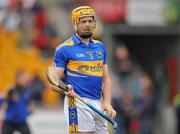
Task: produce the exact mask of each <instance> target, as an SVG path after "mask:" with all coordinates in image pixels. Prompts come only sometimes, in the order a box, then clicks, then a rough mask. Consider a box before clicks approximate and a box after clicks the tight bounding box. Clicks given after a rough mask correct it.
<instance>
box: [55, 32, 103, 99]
mask: <svg viewBox="0 0 180 134" xmlns="http://www.w3.org/2000/svg"><path fill="white" fill-rule="evenodd" d="M105 64H106V49H105V45H104V43H102V42H100V41H97V40H93V39H90V40H89V44H88V45H86V44H84V43H83V42H82V41H81V40H80V38H79V37H78V36H77V33H75V34H73V36H72V37H71V38H69V39H68V40H66V41H65V42H64V43H62V44H60V45H59V46H58V47H57V48H56V50H55V53H54V66H55V67H61V68H65V71H64V73H65V80H66V82H67V84H71V85H72V86H73V88H74V91H75V92H76V93H77V94H78V95H79V96H81V97H86V98H91V99H100V98H101V91H102V81H103V65H105Z"/></svg>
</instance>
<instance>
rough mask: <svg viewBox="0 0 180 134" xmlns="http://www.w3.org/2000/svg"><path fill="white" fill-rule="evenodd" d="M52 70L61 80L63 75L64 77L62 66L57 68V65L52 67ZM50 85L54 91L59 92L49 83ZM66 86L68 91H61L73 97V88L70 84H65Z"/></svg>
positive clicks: (74, 94)
mask: <svg viewBox="0 0 180 134" xmlns="http://www.w3.org/2000/svg"><path fill="white" fill-rule="evenodd" d="M53 70H54V72H55V73H56V74H57V75H58V76H59V79H60V80H62V79H63V77H64V68H59V67H53ZM50 86H51V87H52V89H53V90H54V91H55V92H58V93H59V90H58V88H57V87H55V86H53V85H51V84H50ZM67 87H68V92H63V93H64V94H65V95H66V96H73V97H75V96H76V93H75V92H74V89H73V87H72V85H70V84H68V85H67Z"/></svg>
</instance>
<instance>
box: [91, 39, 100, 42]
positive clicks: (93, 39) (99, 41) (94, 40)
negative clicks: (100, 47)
mask: <svg viewBox="0 0 180 134" xmlns="http://www.w3.org/2000/svg"><path fill="white" fill-rule="evenodd" d="M92 41H93V42H94V43H102V42H101V41H99V40H94V39H92Z"/></svg>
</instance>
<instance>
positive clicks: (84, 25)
mask: <svg viewBox="0 0 180 134" xmlns="http://www.w3.org/2000/svg"><path fill="white" fill-rule="evenodd" d="M95 25H96V22H95V20H94V18H93V17H91V16H90V17H83V18H80V20H79V23H78V24H77V33H78V35H79V36H80V37H82V38H90V37H91V36H92V32H93V30H94V28H95Z"/></svg>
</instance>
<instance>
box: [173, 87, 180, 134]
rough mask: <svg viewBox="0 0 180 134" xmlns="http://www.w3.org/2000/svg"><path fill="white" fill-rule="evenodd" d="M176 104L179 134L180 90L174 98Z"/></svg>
mask: <svg viewBox="0 0 180 134" xmlns="http://www.w3.org/2000/svg"><path fill="white" fill-rule="evenodd" d="M174 106H175V109H176V117H177V134H180V90H178V93H177V94H176V96H175V98H174Z"/></svg>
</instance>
